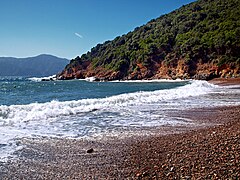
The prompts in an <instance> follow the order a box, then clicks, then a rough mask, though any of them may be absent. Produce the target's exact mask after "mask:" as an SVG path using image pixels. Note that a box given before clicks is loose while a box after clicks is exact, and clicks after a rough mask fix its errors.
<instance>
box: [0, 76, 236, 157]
mask: <svg viewBox="0 0 240 180" xmlns="http://www.w3.org/2000/svg"><path fill="white" fill-rule="evenodd" d="M38 80H39V79H37V78H26V77H0V159H4V158H6V157H8V156H9V155H11V154H12V153H13V152H14V151H15V150H16V149H18V148H19V147H18V146H17V143H16V140H17V139H19V138H24V137H31V138H32V137H35V138H36V137H43V136H44V137H46V136H47V137H58V138H95V139H99V138H100V139H101V138H105V137H106V136H114V137H122V136H130V135H133V134H139V132H141V131H139V130H140V129H144V128H150V129H151V128H155V127H159V126H165V125H167V126H181V125H183V126H187V125H192V122H191V120H190V119H183V118H180V117H178V115H177V114H176V113H174V112H176V111H179V110H187V109H192V108H202V107H216V106H225V105H228V106H229V105H230V106H231V105H240V89H239V86H233V87H220V86H215V85H212V84H209V83H208V82H206V81H129V82H126V81H125V82H120V81H118V82H87V81H83V80H81V81H80V80H72V81H38Z"/></svg>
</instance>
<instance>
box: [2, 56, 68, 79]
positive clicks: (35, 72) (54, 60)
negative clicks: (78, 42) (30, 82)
mask: <svg viewBox="0 0 240 180" xmlns="http://www.w3.org/2000/svg"><path fill="white" fill-rule="evenodd" d="M68 63H69V60H67V59H64V58H58V57H56V56H52V55H46V54H42V55H39V56H36V57H28V58H13V57H0V76H38V77H40V76H50V75H53V74H57V73H59V72H60V71H61V70H62V69H63V68H64V67H65V66H66V65H67V64H68Z"/></svg>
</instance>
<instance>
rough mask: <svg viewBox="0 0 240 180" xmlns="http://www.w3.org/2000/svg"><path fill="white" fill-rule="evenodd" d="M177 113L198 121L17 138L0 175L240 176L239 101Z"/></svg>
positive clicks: (74, 177)
mask: <svg viewBox="0 0 240 180" xmlns="http://www.w3.org/2000/svg"><path fill="white" fill-rule="evenodd" d="M239 82H240V81H239ZM235 84H238V82H237V83H236V82H235ZM177 113H178V115H179V116H181V117H183V118H190V119H192V120H193V121H195V122H197V124H198V126H192V127H174V128H172V127H161V128H159V129H152V130H151V131H153V132H155V134H154V135H149V136H141V137H137V136H136V137H129V138H125V139H117V140H116V139H112V140H110V139H109V140H105V141H84V140H74V139H72V140H71V139H49V138H41V139H22V140H20V141H19V144H24V145H25V148H23V149H22V150H20V151H18V152H17V155H18V158H17V159H15V160H10V161H9V162H7V163H0V179H239V178H240V106H237V107H221V108H211V109H193V110H190V111H178V112H177ZM156 132H159V133H156Z"/></svg>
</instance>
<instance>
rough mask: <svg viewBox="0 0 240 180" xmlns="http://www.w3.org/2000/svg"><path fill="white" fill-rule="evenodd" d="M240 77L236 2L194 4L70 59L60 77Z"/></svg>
mask: <svg viewBox="0 0 240 180" xmlns="http://www.w3.org/2000/svg"><path fill="white" fill-rule="evenodd" d="M90 76H94V77H96V78H97V79H102V80H116V79H149V78H152V79H155V78H170V79H175V78H195V79H211V78H213V77H236V76H240V1H239V0H198V1H196V2H193V3H191V4H188V5H185V6H182V7H181V8H179V9H177V10H175V11H173V12H171V13H169V14H166V15H163V16H161V17H159V18H157V19H153V20H151V21H149V22H148V23H147V24H146V25H143V26H141V27H137V28H135V30H134V31H132V32H129V33H127V34H125V35H123V36H119V37H116V38H115V39H114V40H112V41H106V42H104V43H103V44H98V45H97V46H95V47H93V48H92V49H91V51H90V52H87V53H86V54H83V55H82V56H81V57H76V58H75V59H73V60H71V62H70V64H69V65H68V66H66V68H65V69H64V70H63V72H62V73H61V74H59V76H58V78H59V79H73V78H86V77H90Z"/></svg>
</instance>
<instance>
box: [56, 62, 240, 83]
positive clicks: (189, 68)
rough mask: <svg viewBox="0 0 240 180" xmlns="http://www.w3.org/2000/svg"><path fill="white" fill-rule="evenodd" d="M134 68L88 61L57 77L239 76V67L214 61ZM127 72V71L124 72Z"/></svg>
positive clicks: (67, 69)
mask: <svg viewBox="0 0 240 180" xmlns="http://www.w3.org/2000/svg"><path fill="white" fill-rule="evenodd" d="M135 67H136V68H135V69H134V70H130V69H131V68H129V69H125V70H124V72H125V73H123V72H120V71H113V70H108V69H105V68H103V67H101V66H98V67H96V68H94V67H93V66H92V64H91V62H90V61H87V62H83V63H79V64H77V65H76V64H75V65H74V66H72V65H69V66H68V67H67V68H65V69H64V70H63V71H62V73H60V74H59V75H58V79H63V80H68V79H84V78H87V77H95V78H96V80H103V81H111V80H127V79H128V80H138V79H177V78H180V79H189V78H193V79H202V80H209V79H212V78H215V77H223V78H224V77H239V76H240V68H239V67H231V66H230V65H226V64H224V65H222V66H217V65H216V64H214V63H202V62H199V63H196V64H192V65H189V64H188V63H187V62H186V60H184V59H176V60H175V62H174V61H173V62H172V64H166V63H164V62H161V63H156V62H154V63H152V64H148V66H144V65H143V64H141V63H138V64H136V65H135ZM126 72H127V73H126Z"/></svg>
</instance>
